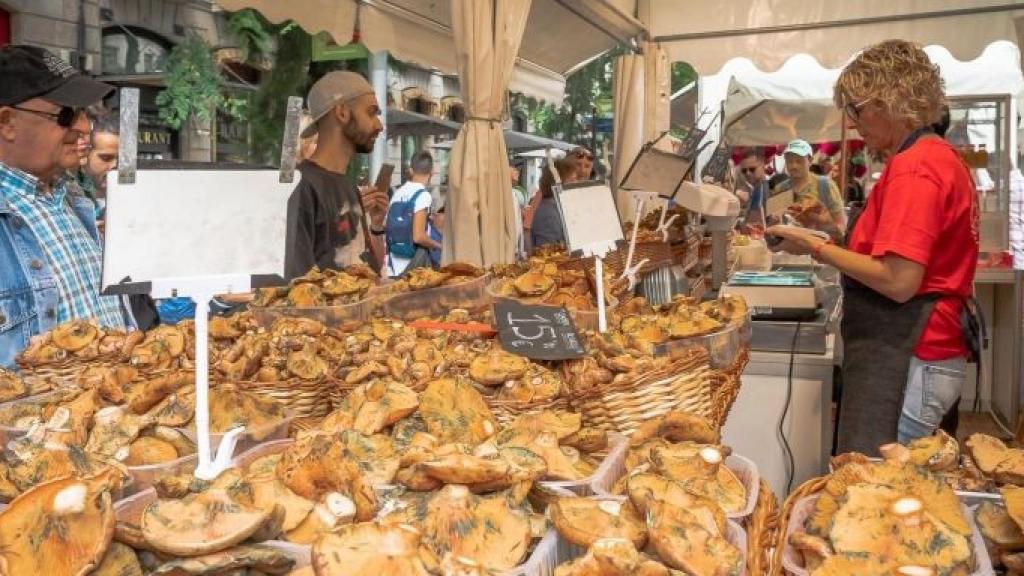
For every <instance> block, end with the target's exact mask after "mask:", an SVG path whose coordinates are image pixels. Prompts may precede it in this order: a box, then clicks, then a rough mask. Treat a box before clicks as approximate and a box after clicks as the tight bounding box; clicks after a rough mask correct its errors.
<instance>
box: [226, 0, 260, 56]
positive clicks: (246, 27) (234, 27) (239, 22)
mask: <svg viewBox="0 0 1024 576" xmlns="http://www.w3.org/2000/svg"><path fill="white" fill-rule="evenodd" d="M227 26H228V32H230V33H231V36H233V37H234V39H235V42H237V43H238V49H239V51H240V52H241V56H242V61H243V62H252V61H256V60H259V59H261V58H264V57H266V56H269V55H270V49H271V42H270V40H271V34H270V29H269V25H268V24H267V22H266V20H264V19H263V17H262V16H260V15H259V13H258V12H256V11H255V10H253V9H251V8H246V9H245V10H239V11H238V12H232V13H231V14H230V15H228V18H227Z"/></svg>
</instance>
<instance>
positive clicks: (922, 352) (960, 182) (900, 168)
mask: <svg viewBox="0 0 1024 576" xmlns="http://www.w3.org/2000/svg"><path fill="white" fill-rule="evenodd" d="M849 248H850V249H851V250H853V251H854V252H858V253H860V254H870V255H871V256H874V257H876V258H881V257H883V256H885V255H886V254H890V253H891V254H895V255H897V256H901V257H903V258H906V259H907V260H912V261H914V262H917V263H919V264H921V265H923V266H924V267H925V270H924V278H923V279H922V280H921V287H920V288H919V289H918V291H917V293H918V294H929V293H931V294H933V293H941V294H948V295H950V296H949V297H943V298H939V300H938V301H936V303H935V309H934V310H933V311H932V315H931V317H930V318H929V319H928V324H927V325H926V326H925V330H924V333H923V334H921V339H920V340H918V342H917V346H916V347H915V348H914V355H915V356H917V357H918V358H920V359H922V360H931V361H937V360H948V359H950V358H957V357H961V356H965V355H966V354H967V348H966V346H965V344H964V341H963V333H962V331H961V328H960V309H961V306H962V305H963V304H962V300H961V299H960V298H961V297H964V296H970V295H971V293H972V290H973V284H974V270H975V267H976V266H977V264H978V201H977V196H976V194H975V191H974V183H973V181H972V180H971V176H970V173H969V172H968V171H967V168H966V167H965V166H964V164H963V162H962V161H961V160H960V156H959V155H958V154H957V153H956V151H955V150H954V149H953V148H952V147H951V146H950V145H949V144H947V143H946V142H945V141H944V140H939V139H938V138H922V139H921V140H918V141H917V143H915V144H914V145H913V146H911V147H910V149H909V150H905V151H903V152H901V153H899V154H897V155H895V156H894V157H893V158H892V159H891V160H890V162H889V164H888V165H887V166H886V168H885V171H884V172H883V173H882V177H881V179H880V180H879V181H878V183H877V184H875V187H874V189H873V190H872V191H871V196H870V197H869V198H868V201H867V204H866V205H865V206H864V211H863V213H862V214H861V216H860V219H859V220H858V221H857V225H856V227H855V228H854V229H853V233H852V234H851V237H850V243H849ZM880 329H881V327H880Z"/></svg>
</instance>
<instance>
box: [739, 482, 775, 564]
mask: <svg viewBox="0 0 1024 576" xmlns="http://www.w3.org/2000/svg"><path fill="white" fill-rule="evenodd" d="M743 527H744V528H745V529H746V531H747V574H748V575H749V576H765V575H767V574H768V571H769V568H770V566H771V562H772V552H773V551H774V550H775V548H776V546H777V545H778V538H779V501H778V499H776V497H775V494H774V493H772V489H771V488H770V487H769V486H768V483H767V482H765V480H764V478H762V479H761V486H760V488H759V490H758V493H757V506H756V507H755V508H754V513H753V514H751V515H750V516H749V517H748V518H747V520H746V522H745V523H744V526H743Z"/></svg>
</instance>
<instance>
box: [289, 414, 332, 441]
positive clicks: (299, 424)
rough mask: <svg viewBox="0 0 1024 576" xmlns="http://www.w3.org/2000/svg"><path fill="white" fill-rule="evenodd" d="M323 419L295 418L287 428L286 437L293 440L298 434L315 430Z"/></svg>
mask: <svg viewBox="0 0 1024 576" xmlns="http://www.w3.org/2000/svg"><path fill="white" fill-rule="evenodd" d="M323 421H324V419H323V418H321V417H319V416H317V417H312V418H296V419H295V420H292V423H291V426H290V427H289V428H288V436H290V437H292V438H295V437H296V436H298V435H299V432H306V431H308V430H316V429H317V428H319V427H320V423H321V422H323Z"/></svg>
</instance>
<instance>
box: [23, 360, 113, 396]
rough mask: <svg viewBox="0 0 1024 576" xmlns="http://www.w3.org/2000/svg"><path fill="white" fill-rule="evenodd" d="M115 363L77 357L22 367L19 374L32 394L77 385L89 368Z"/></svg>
mask: <svg viewBox="0 0 1024 576" xmlns="http://www.w3.org/2000/svg"><path fill="white" fill-rule="evenodd" d="M114 365H115V364H113V362H111V361H100V360H79V359H77V358H75V359H72V360H65V361H63V362H59V363H56V364H47V365H43V366H26V367H22V368H20V370H19V372H18V376H20V377H21V379H22V380H23V381H24V382H25V384H27V385H28V387H29V391H30V393H31V394H40V393H42V392H47V391H49V390H56V389H58V388H66V387H69V386H75V385H77V383H78V377H79V375H81V373H82V372H84V371H85V370H87V369H89V368H93V367H96V366H114Z"/></svg>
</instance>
